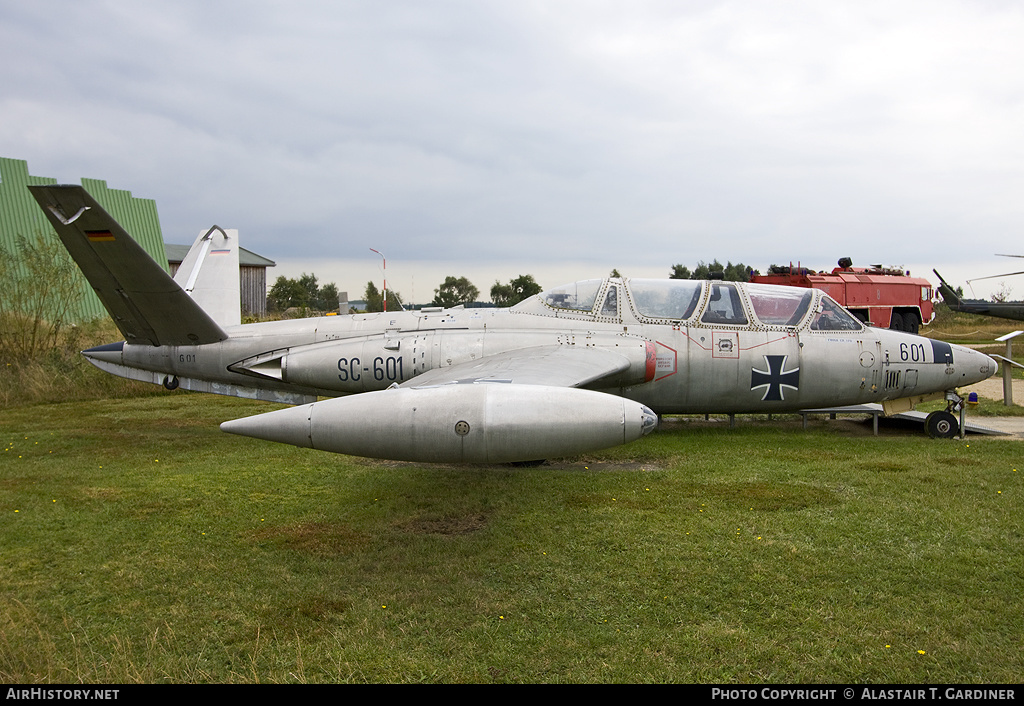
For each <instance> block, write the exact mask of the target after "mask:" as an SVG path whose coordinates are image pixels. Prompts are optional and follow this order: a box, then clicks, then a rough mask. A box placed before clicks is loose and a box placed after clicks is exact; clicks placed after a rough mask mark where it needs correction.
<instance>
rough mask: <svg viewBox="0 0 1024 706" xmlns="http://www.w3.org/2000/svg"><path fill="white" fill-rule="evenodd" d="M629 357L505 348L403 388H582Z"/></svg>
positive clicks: (578, 350)
mask: <svg viewBox="0 0 1024 706" xmlns="http://www.w3.org/2000/svg"><path fill="white" fill-rule="evenodd" d="M629 365H630V363H629V360H628V359H627V358H626V357H625V356H623V355H619V354H618V353H615V352H613V351H609V350H606V349H601V348H586V347H582V346H579V347H577V346H539V347H536V348H524V349H520V350H514V351H505V352H502V353H497V354H495V355H489V356H484V357H483V358H480V359H479V360H474V361H470V362H466V363H460V364H458V365H451V366H448V367H446V368H434V369H433V370H428V371H427V372H425V373H423V374H422V375H417V376H416V377H415V378H413V379H412V380H409V381H408V382H405V383H403V384H402V385H401V387H414V388H423V387H439V386H441V385H455V384H467V383H512V384H517V385H545V386H549V387H582V386H584V385H588V384H590V383H592V382H596V381H597V380H600V379H602V378H606V377H610V376H612V375H616V374H618V373H621V372H623V371H625V370H627V369H628V368H629Z"/></svg>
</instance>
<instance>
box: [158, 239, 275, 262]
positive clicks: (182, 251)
mask: <svg viewBox="0 0 1024 706" xmlns="http://www.w3.org/2000/svg"><path fill="white" fill-rule="evenodd" d="M190 247H192V246H191V245H175V244H173V243H164V250H165V251H166V252H167V262H169V263H171V264H174V265H180V264H181V261H182V260H184V259H185V255H187V254H188V249H189V248H190ZM238 264H239V266H241V267H274V266H276V265H277V263H276V262H274V261H273V260H268V259H267V258H265V257H263V256H262V255H257V254H256V253H254V252H253V251H252V250H246V249H245V248H243V247H241V246H239V248H238Z"/></svg>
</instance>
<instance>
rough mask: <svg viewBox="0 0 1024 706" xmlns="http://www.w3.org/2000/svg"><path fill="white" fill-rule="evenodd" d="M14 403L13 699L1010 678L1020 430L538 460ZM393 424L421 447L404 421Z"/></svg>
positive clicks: (694, 444) (4, 498)
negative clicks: (305, 441)
mask: <svg viewBox="0 0 1024 706" xmlns="http://www.w3.org/2000/svg"><path fill="white" fill-rule="evenodd" d="M266 409H268V407H267V406H266V405H263V404H260V403H255V402H250V401H245V400H238V399H232V398H220V397H213V396H206V395H196V394H188V393H183V392H177V393H173V394H172V393H164V394H161V395H158V396H149V397H141V398H130V399H119V400H96V401H86V402H73V403H60V404H47V405H35V406H23V407H19V408H16V409H9V410H7V411H5V412H4V413H3V414H2V415H0V442H2V446H3V449H4V450H3V451H0V454H2V456H0V458H3V463H2V471H0V485H2V488H3V492H2V493H0V546H2V547H3V552H4V561H3V562H0V605H2V606H3V608H2V609H0V679H2V680H3V681H7V682H32V683H39V682H64V683H67V682H80V681H81V682H119V683H127V682H164V681H169V682H325V681H326V682H418V681H427V682H661V681H669V682H716V683H718V682H725V683H728V682H744V683H751V682H890V683H920V682H950V683H961V682H975V683H989V682H991V683H994V682H1016V681H1019V679H1020V674H1021V673H1022V671H1024V650H1022V649H1021V637H1020V636H1021V635H1022V634H1024V619H1022V617H1024V608H1022V606H1021V603H1020V600H1019V598H1020V595H1021V594H1022V592H1024V574H1022V572H1021V571H1020V556H1021V553H1022V549H1024V546H1022V545H1024V528H1022V522H1024V520H1022V518H1024V512H1022V510H1024V487H1022V474H1024V469H1022V468H1021V467H1020V459H1021V451H1020V450H1021V448H1024V447H1022V446H1021V444H1020V442H1017V441H1005V440H999V439H993V438H976V437H969V438H968V439H967V440H966V441H960V440H943V441H939V440H930V439H928V438H926V437H924V436H923V435H922V434H921V433H920V432H919V431H918V430H916V429H915V430H913V431H911V432H907V431H904V430H901V429H897V428H890V427H888V426H884V425H883V429H882V434H880V435H879V436H878V437H874V436H872V435H871V434H870V425H869V424H867V425H865V424H859V423H851V422H844V421H838V422H835V421H834V422H828V421H821V420H816V421H812V422H811V428H810V429H808V430H807V431H804V430H803V429H802V428H801V425H800V423H799V422H785V423H779V422H778V421H776V422H774V423H772V424H767V423H763V422H760V421H749V420H743V421H741V422H740V423H739V424H738V425H737V427H736V428H734V429H730V428H729V426H728V424H725V423H710V424H704V423H701V422H699V421H692V420H690V421H669V423H667V424H665V425H664V426H663V428H662V429H661V430H660V431H659V432H658V433H656V434H654V435H652V436H650V437H647V438H646V439H644V440H642V441H641V442H638V443H636V444H632V445H628V446H625V447H621V448H617V449H612V450H610V451H608V452H605V453H601V454H596V455H594V456H590V457H586V458H578V459H570V460H567V461H563V462H559V463H555V464H547V465H544V466H540V467H537V468H515V467H510V466H497V467H459V466H433V465H423V464H408V463H388V462H377V461H370V460H364V459H356V458H350V457H344V456H336V455H330V454H323V453H319V452H315V451H310V450H304V449H298V448H294V447H290V446H283V445H278V444H273V443H270V442H260V441H254V440H250V439H245V438H241V437H235V436H230V435H226V434H222V433H221V432H220V431H219V430H218V429H217V423H218V422H219V421H223V420H225V419H230V418H236V417H239V416H244V415H247V414H251V413H255V412H257V411H263V410H266ZM394 433H400V431H397V430H396V431H395V432H394Z"/></svg>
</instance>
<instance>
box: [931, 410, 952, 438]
mask: <svg viewBox="0 0 1024 706" xmlns="http://www.w3.org/2000/svg"><path fill="white" fill-rule="evenodd" d="M924 428H925V431H927V432H928V436H930V437H932V438H933V439H952V438H953V437H954V436H956V435H957V434H959V433H960V424H959V423H958V422H957V421H956V417H954V416H953V415H952V414H950V413H949V412H932V413H931V414H929V415H928V416H927V417H925V420H924Z"/></svg>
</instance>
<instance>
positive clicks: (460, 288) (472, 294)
mask: <svg viewBox="0 0 1024 706" xmlns="http://www.w3.org/2000/svg"><path fill="white" fill-rule="evenodd" d="M479 296H480V290H479V289H477V288H476V287H475V286H473V283H472V282H470V281H469V280H468V279H466V278H465V277H451V276H449V277H445V278H444V282H442V283H441V286H440V287H438V288H437V289H435V290H434V301H433V306H443V307H452V306H458V305H459V304H469V303H471V302H475V301H476V298H477V297H479Z"/></svg>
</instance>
